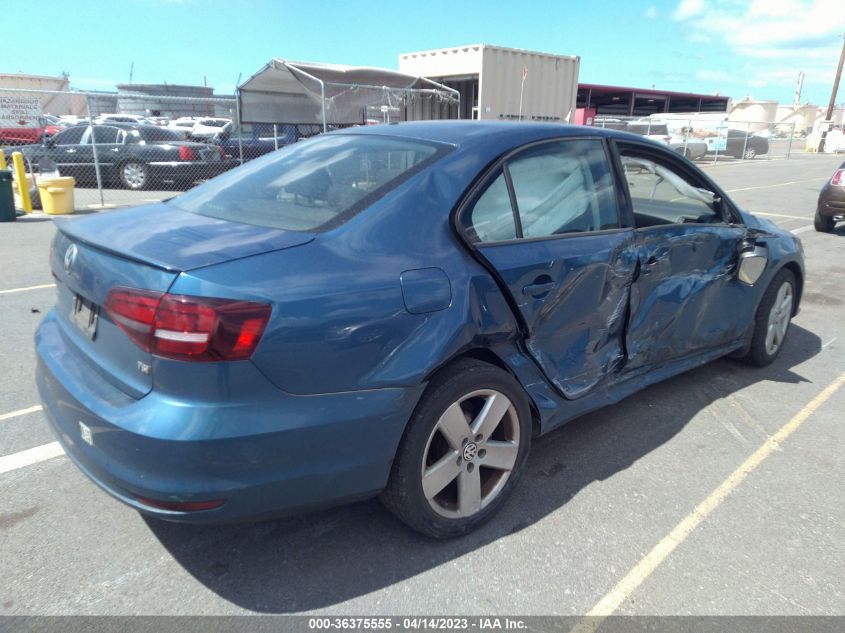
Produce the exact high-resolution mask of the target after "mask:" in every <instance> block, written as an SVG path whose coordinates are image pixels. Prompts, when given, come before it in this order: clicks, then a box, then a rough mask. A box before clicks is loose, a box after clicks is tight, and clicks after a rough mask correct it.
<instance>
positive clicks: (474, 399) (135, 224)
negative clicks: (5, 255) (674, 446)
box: [36, 121, 804, 537]
mask: <svg viewBox="0 0 845 633" xmlns="http://www.w3.org/2000/svg"><path fill="white" fill-rule="evenodd" d="M50 259H51V265H52V270H53V274H54V276H55V278H56V286H57V289H58V300H57V304H56V307H55V308H54V309H53V310H51V311H50V313H49V314H48V315H47V316H46V317H45V319H44V321H43V323H42V324H41V326H40V328H39V329H38V332H37V335H36V347H37V352H38V359H39V363H38V370H37V371H38V376H37V381H38V386H39V390H40V393H41V397H42V399H43V401H44V408H45V411H46V412H47V414H48V417H49V419H50V422H51V424H52V426H53V429H54V431H55V433H56V435H57V437H58V439H59V441H60V442H61V444H62V446H63V447H64V449H65V450H66V452H67V454H68V455H69V456H70V457H71V459H73V460H74V461H75V463H76V464H77V465H78V466H79V468H80V469H81V470H82V471H83V472H85V474H87V475H88V476H89V477H90V478H91V479H92V480H93V481H94V482H95V483H97V484H98V485H99V486H100V487H102V488H103V489H104V490H106V491H107V492H109V493H110V494H111V495H113V496H114V497H116V498H118V499H119V500H121V501H123V502H124V503H127V504H129V505H130V506H132V507H134V508H137V509H138V510H140V511H142V512H144V513H146V514H148V515H152V516H155V517H159V518H161V519H168V520H174V521H197V522H201V521H202V522H216V521H233V520H241V519H246V518H250V519H251V518H257V517H262V516H272V515H278V514H280V513H283V512H289V511H293V510H299V509H304V508H309V507H314V506H320V505H326V504H332V503H338V502H344V501H350V500H354V499H361V498H365V497H370V496H374V495H380V496H381V498H382V500H383V502H384V504H385V505H386V506H387V507H388V508H389V509H390V510H392V511H393V512H394V513H395V514H396V515H397V516H398V517H399V518H401V519H402V520H403V521H404V522H406V523H407V524H408V525H410V526H411V527H413V528H415V529H417V530H419V531H421V532H423V533H425V534H427V535H430V536H433V537H449V536H456V535H460V534H464V533H466V532H468V531H470V530H472V529H474V528H476V527H477V526H478V525H480V524H481V523H482V522H484V521H485V520H487V519H489V518H490V517H491V515H492V514H494V513H495V512H496V510H497V509H498V508H499V507H500V506H501V504H502V503H503V502H504V501H505V498H506V497H507V495H508V493H509V492H510V491H511V490H512V489H513V487H514V485H515V483H516V481H517V478H518V477H519V474H520V471H521V470H522V467H523V465H524V463H525V461H526V458H527V457H528V452H529V447H530V443H531V439H532V437H534V436H536V435H539V434H542V433H546V432H548V431H550V430H552V429H554V428H556V427H559V426H560V425H562V424H564V423H565V422H567V421H569V420H572V419H573V418H575V417H576V416H579V415H581V414H583V413H585V412H587V411H591V410H594V409H597V408H599V407H602V406H604V405H607V404H610V403H613V402H616V401H618V400H620V399H621V398H624V397H625V396H627V395H629V394H631V393H633V392H634V391H637V390H639V389H642V388H644V387H646V386H647V385H650V384H653V383H655V382H657V381H660V380H663V379H665V378H668V377H670V376H673V375H675V374H678V373H680V372H683V371H686V370H688V369H690V368H692V367H696V366H698V365H701V364H703V363H707V362H709V361H711V360H713V359H715V358H718V357H720V356H724V355H727V354H733V355H735V356H740V357H743V358H745V359H747V360H748V361H750V362H751V363H752V364H756V365H766V364H768V363H770V362H772V361H773V360H774V359H775V357H776V356H777V355H778V353H779V352H780V350H781V349H782V346H783V342H784V338H785V336H786V334H787V330H788V327H789V324H790V319H791V318H792V316H793V315H794V314H795V313H796V311H797V309H798V304H799V300H800V297H801V290H802V285H803V278H804V267H803V256H802V249H801V244H800V242H799V240H798V239H797V238H796V237H794V236H793V235H791V234H790V233H788V232H786V231H783V230H781V229H779V228H777V227H776V226H774V225H773V224H772V223H770V222H768V221H765V220H761V219H757V218H755V217H754V216H752V215H750V214H748V213H746V212H744V211H742V210H741V209H740V208H738V207H737V205H736V204H734V203H733V202H731V200H730V199H729V198H728V197H727V196H726V195H725V194H724V192H723V191H722V190H721V189H720V188H719V187H718V186H717V185H716V184H715V183H714V182H713V181H712V180H710V179H709V178H708V177H707V176H706V175H704V174H703V173H702V172H701V171H699V170H698V169H697V168H696V167H695V166H694V165H693V164H692V163H690V162H689V161H688V160H686V159H684V158H682V157H679V156H678V155H676V154H674V153H673V152H671V151H670V150H668V149H666V148H664V147H662V146H660V145H657V144H655V143H652V142H649V141H647V140H645V139H642V138H641V137H637V136H633V135H629V134H625V133H620V132H613V131H605V130H599V129H593V128H585V127H574V126H558V125H550V124H516V123H500V124H495V123H480V122H460V121H452V122H427V123H406V124H400V125H382V126H374V127H368V128H358V129H355V130H344V131H342V132H338V133H332V134H326V135H323V136H320V137H317V138H314V139H310V140H307V141H303V142H300V143H297V144H296V145H293V146H290V147H288V148H286V149H284V150H282V151H279V152H276V153H273V154H271V155H268V156H265V157H263V158H260V159H258V160H255V161H253V162H251V163H249V164H247V165H244V166H243V167H241V168H238V169H236V170H233V171H231V172H229V173H227V174H224V175H222V176H220V177H218V178H215V179H213V180H211V181H209V182H207V183H206V184H204V185H201V186H199V187H197V188H196V189H193V190H191V191H190V192H188V193H185V194H183V195H181V196H178V197H177V198H174V199H172V200H170V201H168V202H165V203H162V204H157V205H152V206H144V207H138V208H134V209H128V210H124V211H115V212H111V213H108V214H103V215H98V216H95V217H90V218H85V219H79V220H74V221H72V222H64V223H61V224H59V225H58V231H57V232H56V236H55V240H54V242H53V245H52V251H51V256H50Z"/></svg>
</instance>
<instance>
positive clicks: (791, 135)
mask: <svg viewBox="0 0 845 633" xmlns="http://www.w3.org/2000/svg"><path fill="white" fill-rule="evenodd" d="M794 137H795V121H793V122H792V129H790V130H789V143H787V145H786V158H787V160H788V159H789V155H790V154H791V153H792V139H793V138H794Z"/></svg>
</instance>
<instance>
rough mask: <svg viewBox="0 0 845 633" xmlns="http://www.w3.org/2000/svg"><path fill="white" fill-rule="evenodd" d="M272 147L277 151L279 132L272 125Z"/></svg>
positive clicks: (274, 125)
mask: <svg viewBox="0 0 845 633" xmlns="http://www.w3.org/2000/svg"><path fill="white" fill-rule="evenodd" d="M273 147H274V148H275V149H279V131H278V130H277V129H276V124H275V123H274V124H273Z"/></svg>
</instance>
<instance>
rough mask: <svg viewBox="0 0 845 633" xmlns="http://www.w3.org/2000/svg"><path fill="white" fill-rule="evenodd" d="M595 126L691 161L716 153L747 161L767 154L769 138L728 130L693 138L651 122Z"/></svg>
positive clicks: (610, 122)
mask: <svg viewBox="0 0 845 633" xmlns="http://www.w3.org/2000/svg"><path fill="white" fill-rule="evenodd" d="M596 125H597V126H599V127H607V128H611V129H618V130H624V131H626V132H633V133H635V134H640V135H641V136H645V137H646V138H649V139H651V140H653V141H657V142H659V143H663V144H665V145H668V146H669V147H671V148H672V149H673V150H674V151H676V152H678V153H679V154H681V155H682V156H686V157H687V158H689V159H690V160H699V159H703V158H705V157H707V156H708V155H713V154H717V153H718V154H722V155H726V156H731V157H733V158H742V159H746V160H750V159H752V158H756V157H757V156H760V155H763V154H768V153H769V140H768V138H767V137H766V136H765V135H763V134H757V133H751V134H749V133H748V132H747V131H746V130H739V129H733V128H727V129H724V130H720V131H719V133H718V134H713V135H711V136H707V137H703V136H696V135H694V134H692V132H691V131H690V130H689V129H687V128H683V129H681V130H678V129H677V128H672V127H670V126H669V125H668V124H667V123H665V122H662V121H654V120H650V119H640V120H636V121H623V120H620V119H600V120H597V121H596Z"/></svg>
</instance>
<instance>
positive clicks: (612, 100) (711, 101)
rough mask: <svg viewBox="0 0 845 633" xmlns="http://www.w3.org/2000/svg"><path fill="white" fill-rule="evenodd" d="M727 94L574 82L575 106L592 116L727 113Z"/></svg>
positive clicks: (728, 99)
mask: <svg viewBox="0 0 845 633" xmlns="http://www.w3.org/2000/svg"><path fill="white" fill-rule="evenodd" d="M729 103H730V97H725V96H720V95H705V94H697V93H694V92H672V91H669V90H655V89H646V88H624V87H622V86H603V85H599V84H579V85H578V108H579V110H580V109H584V110H587V111H588V112H590V114H592V115H605V116H649V115H651V114H658V113H661V112H727V111H728V104H729Z"/></svg>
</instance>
